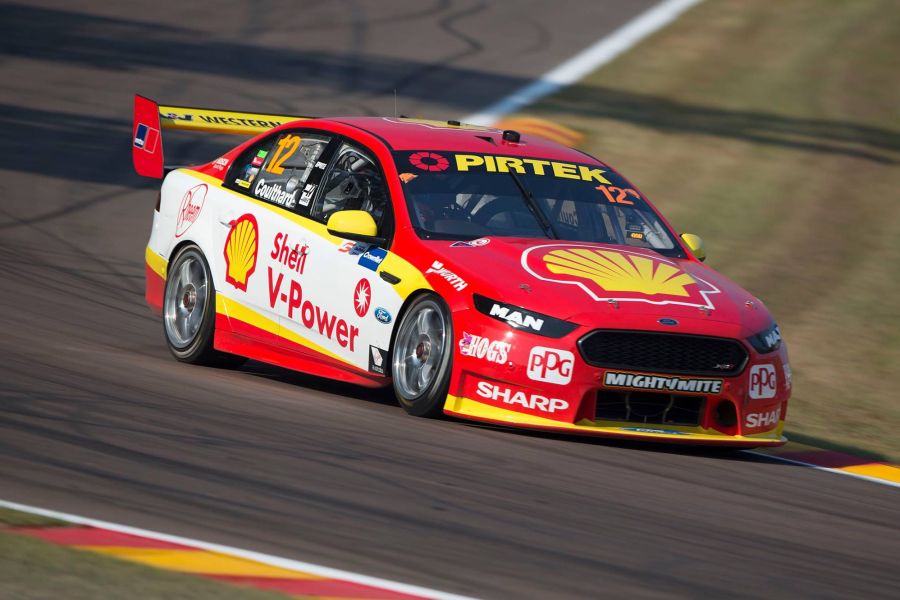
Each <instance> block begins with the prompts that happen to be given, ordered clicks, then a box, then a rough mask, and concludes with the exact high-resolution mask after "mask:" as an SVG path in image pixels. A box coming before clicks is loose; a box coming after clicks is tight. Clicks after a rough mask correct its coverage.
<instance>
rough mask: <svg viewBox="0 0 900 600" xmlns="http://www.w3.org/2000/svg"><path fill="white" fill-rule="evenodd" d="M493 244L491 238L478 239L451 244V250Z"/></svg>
mask: <svg viewBox="0 0 900 600" xmlns="http://www.w3.org/2000/svg"><path fill="white" fill-rule="evenodd" d="M490 243H491V240H490V238H478V239H477V240H463V241H459V242H453V243H452V244H450V247H451V248H479V247H481V246H487V245H488V244H490Z"/></svg>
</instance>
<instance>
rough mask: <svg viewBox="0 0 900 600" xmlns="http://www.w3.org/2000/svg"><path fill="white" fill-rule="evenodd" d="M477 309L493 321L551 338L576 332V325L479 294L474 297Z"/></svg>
mask: <svg viewBox="0 0 900 600" xmlns="http://www.w3.org/2000/svg"><path fill="white" fill-rule="evenodd" d="M473 297H474V299H475V308H476V309H477V310H478V312H480V313H483V314H486V315H487V316H489V317H491V318H492V319H497V320H498V321H503V322H504V323H506V324H507V325H509V326H510V327H512V328H513V329H520V330H523V331H527V332H529V333H536V334H537V335H543V336H546V337H551V338H561V337H563V336H564V335H568V334H570V333H572V332H573V331H575V328H576V327H578V325H576V324H575V323H569V322H568V321H563V320H562V319H557V318H555V317H551V316H548V315H542V314H541V313H537V312H534V311H533V310H526V309H524V308H521V307H519V306H513V305H512V304H506V303H505V302H500V301H499V300H491V299H490V298H485V297H484V296H480V295H478V294H474V295H473Z"/></svg>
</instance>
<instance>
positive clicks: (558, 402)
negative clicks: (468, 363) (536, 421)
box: [476, 381, 569, 414]
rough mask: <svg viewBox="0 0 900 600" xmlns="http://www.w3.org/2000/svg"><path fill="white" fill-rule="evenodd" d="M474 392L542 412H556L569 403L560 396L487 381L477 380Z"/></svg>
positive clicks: (490, 398) (497, 400)
mask: <svg viewBox="0 0 900 600" xmlns="http://www.w3.org/2000/svg"><path fill="white" fill-rule="evenodd" d="M476 390H477V391H476V393H477V394H478V395H479V396H481V397H482V398H486V399H487V400H493V401H495V402H503V403H504V404H509V405H510V406H521V407H522V408H527V409H530V410H536V411H539V412H544V413H550V414H553V413H556V412H559V411H564V410H567V409H568V408H569V403H568V402H566V401H565V400H563V399H561V398H551V397H548V396H543V395H541V394H533V393H531V392H525V391H523V390H514V389H512V388H509V387H507V386H501V385H496V384H493V383H490V382H489V381H479V382H478V384H477V386H476Z"/></svg>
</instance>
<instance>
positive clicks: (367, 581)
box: [0, 500, 474, 600]
mask: <svg viewBox="0 0 900 600" xmlns="http://www.w3.org/2000/svg"><path fill="white" fill-rule="evenodd" d="M0 507H2V508H9V509H12V510H18V511H22V512H28V513H32V514H35V515H40V516H43V517H50V518H51V519H59V520H61V521H68V522H69V523H76V524H78V525H90V526H91V527H100V528H103V529H109V530H111V531H117V532H119V533H127V534H130V535H139V536H143V537H147V538H151V539H154V540H159V541H162V542H171V543H174V544H182V545H185V546H194V547H195V548H201V549H203V550H209V551H210V552H219V553H221V554H228V555H230V556H236V557H239V558H246V559H248V560H255V561H257V562H260V563H263V564H267V565H271V566H273V567H281V568H282V569H289V570H292V571H302V572H305V573H312V574H313V575H321V576H322V577H328V578H331V579H341V580H344V581H350V582H353V583H359V584H362V585H369V586H373V587H378V588H382V589H385V590H390V591H392V592H399V593H403V594H412V595H416V596H423V597H425V598H434V599H435V600H474V599H473V598H471V597H468V596H458V595H456V594H448V593H446V592H439V591H437V590H432V589H429V588H424V587H419V586H417V585H409V584H406V583H399V582H397V581H390V580H388V579H380V578H378V577H370V576H368V575H360V574H359V573H351V572H350V571H342V570H340V569H332V568H331V567H323V566H321V565H314V564H312V563H307V562H302V561H299V560H292V559H290V558H281V557H280V556H272V555H271V554H262V553H260V552H253V551H251V550H241V549H240V548H233V547H231V546H222V545H220V544H211V543H209V542H203V541H200V540H194V539H191V538H186V537H181V536H178V535H169V534H167V533H158V532H156V531H148V530H146V529H138V528H137V527H129V526H127V525H118V524H116V523H107V522H106V521H99V520H97V519H90V518H88V517H80V516H78V515H71V514H69V513H64V512H58V511H55V510H47V509H45V508H39V507H36V506H30V505H28V504H19V503H18V502H9V501H8V500H0Z"/></svg>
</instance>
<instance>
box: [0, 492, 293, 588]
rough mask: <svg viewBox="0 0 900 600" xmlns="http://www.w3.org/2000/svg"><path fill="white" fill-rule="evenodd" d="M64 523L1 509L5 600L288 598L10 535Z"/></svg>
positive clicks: (0, 581)
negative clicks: (15, 530)
mask: <svg viewBox="0 0 900 600" xmlns="http://www.w3.org/2000/svg"><path fill="white" fill-rule="evenodd" d="M60 525H62V523H61V522H60V521H55V520H53V519H44V518H43V517H37V516H35V515H29V514H26V513H20V512H16V511H11V510H7V509H0V598H15V599H16V600H39V599H40V600H59V599H61V598H65V599H66V600H95V599H97V598H105V599H110V600H113V599H118V598H122V599H126V598H128V599H131V598H133V599H135V600H170V599H173V600H174V599H184V600H278V599H284V598H286V597H287V596H284V595H282V594H277V593H271V592H263V591H260V590H255V589H249V588H244V587H237V586H233V585H229V584H225V583H220V582H217V581H212V580H210V579H204V578H201V577H197V576H194V575H185V574H182V573H175V572H172V571H164V570H161V569H154V568H152V567H147V566H144V565H139V564H137V563H131V562H126V561H123V560H119V559H116V558H112V557H109V556H105V555H102V554H96V553H94V552H89V551H86V550H75V549H73V548H67V547H65V546H58V545H56V544H51V543H48V542H44V541H42V540H37V539H34V538H29V537H25V536H20V535H15V534H10V533H5V532H4V531H3V529H5V528H7V527H18V526H60Z"/></svg>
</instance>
